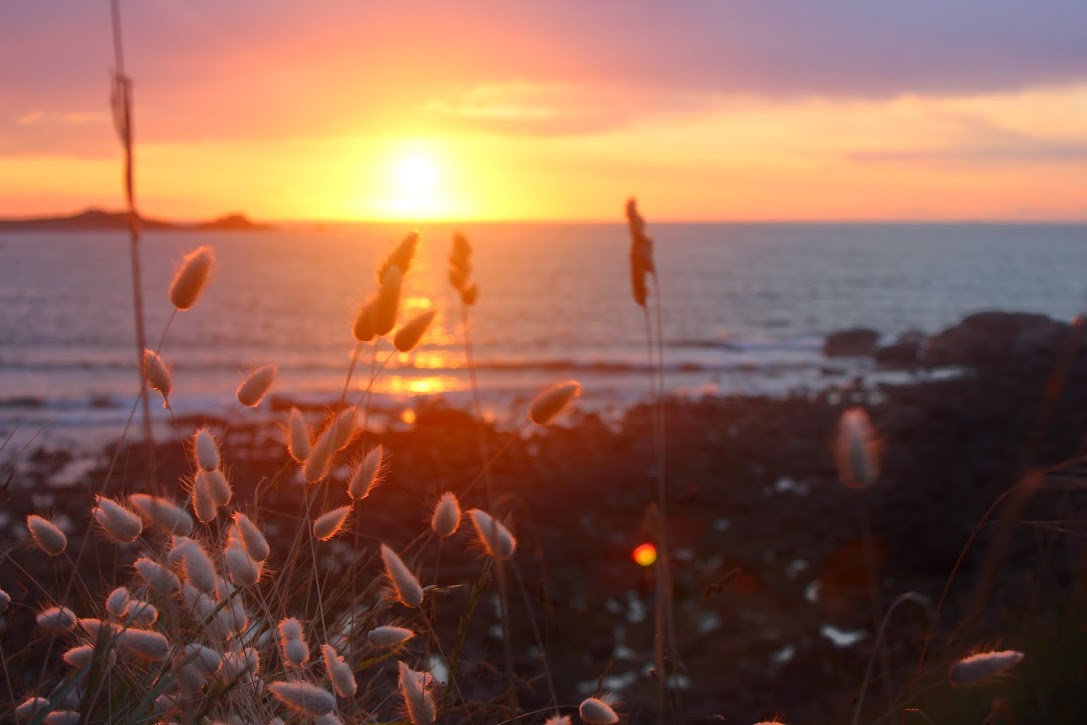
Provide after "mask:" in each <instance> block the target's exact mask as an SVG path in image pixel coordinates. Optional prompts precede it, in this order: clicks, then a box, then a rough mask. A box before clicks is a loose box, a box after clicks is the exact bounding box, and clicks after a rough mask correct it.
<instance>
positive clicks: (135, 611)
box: [125, 599, 159, 627]
mask: <svg viewBox="0 0 1087 725" xmlns="http://www.w3.org/2000/svg"><path fill="white" fill-rule="evenodd" d="M125 616H127V617H128V621H129V622H130V623H131V624H132V625H134V626H137V627H150V626H151V625H152V624H154V623H155V622H157V621H158V618H159V610H158V609H157V608H156V607H155V605H153V604H151V603H150V602H141V601H140V600H139V599H133V600H131V601H130V602H129V603H128V606H127V607H125Z"/></svg>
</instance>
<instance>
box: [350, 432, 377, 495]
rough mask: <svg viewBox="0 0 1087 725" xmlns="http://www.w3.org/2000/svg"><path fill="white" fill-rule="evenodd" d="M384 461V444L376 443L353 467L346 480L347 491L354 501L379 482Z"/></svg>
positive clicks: (367, 493)
mask: <svg viewBox="0 0 1087 725" xmlns="http://www.w3.org/2000/svg"><path fill="white" fill-rule="evenodd" d="M384 461H385V448H384V446H381V445H377V446H374V447H373V448H371V449H370V451H369V452H368V453H367V454H366V457H365V458H363V459H362V462H360V463H359V464H358V466H356V467H355V470H354V472H353V473H352V474H351V480H350V481H348V482H347V493H348V495H350V496H351V498H353V499H354V500H356V501H359V500H361V499H364V498H366V497H367V496H369V495H370V492H371V491H373V490H374V489H375V488H377V487H378V485H379V484H380V483H381V473H382V471H381V468H382V463H384Z"/></svg>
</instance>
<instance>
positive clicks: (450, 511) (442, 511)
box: [430, 491, 461, 539]
mask: <svg viewBox="0 0 1087 725" xmlns="http://www.w3.org/2000/svg"><path fill="white" fill-rule="evenodd" d="M460 517H461V513H460V502H459V501H457V497H456V495H455V494H454V493H452V492H451V491H446V492H445V493H443V494H442V497H441V498H440V499H438V503H437V505H436V506H435V507H434V514H433V515H432V516H431V517H430V528H432V529H434V533H435V534H437V535H438V536H440V537H441V538H443V539H444V538H446V537H449V536H452V535H453V534H455V533H456V531H457V529H458V528H459V527H460Z"/></svg>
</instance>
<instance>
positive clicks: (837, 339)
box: [823, 327, 879, 357]
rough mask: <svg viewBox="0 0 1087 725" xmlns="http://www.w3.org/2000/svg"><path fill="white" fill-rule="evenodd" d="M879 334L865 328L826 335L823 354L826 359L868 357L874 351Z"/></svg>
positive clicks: (854, 328) (855, 328)
mask: <svg viewBox="0 0 1087 725" xmlns="http://www.w3.org/2000/svg"><path fill="white" fill-rule="evenodd" d="M878 341H879V333H878V332H876V331H875V330H873V329H870V328H867V327H853V328H850V329H848V330H839V331H838V332H832V333H830V334H829V335H827V339H826V340H825V341H824V342H823V354H824V355H826V356H827V357H869V356H871V355H872V353H873V352H875V350H876V343H877V342H878Z"/></svg>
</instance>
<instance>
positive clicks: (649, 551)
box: [630, 541, 657, 566]
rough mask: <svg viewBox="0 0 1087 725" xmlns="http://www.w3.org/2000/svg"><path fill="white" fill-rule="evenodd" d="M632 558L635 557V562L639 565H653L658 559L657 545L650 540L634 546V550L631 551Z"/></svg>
mask: <svg viewBox="0 0 1087 725" xmlns="http://www.w3.org/2000/svg"><path fill="white" fill-rule="evenodd" d="M630 558H632V559H634V563H636V564H638V565H639V566H653V564H655V563H656V561H657V547H655V546H653V544H651V543H649V542H648V541H647V542H646V543H644V544H638V545H637V546H635V547H634V551H632V552H630Z"/></svg>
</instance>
